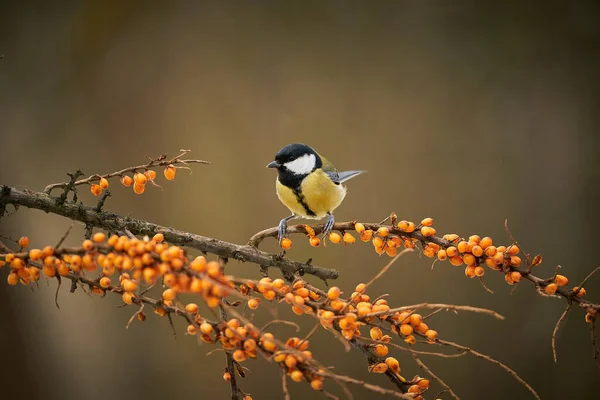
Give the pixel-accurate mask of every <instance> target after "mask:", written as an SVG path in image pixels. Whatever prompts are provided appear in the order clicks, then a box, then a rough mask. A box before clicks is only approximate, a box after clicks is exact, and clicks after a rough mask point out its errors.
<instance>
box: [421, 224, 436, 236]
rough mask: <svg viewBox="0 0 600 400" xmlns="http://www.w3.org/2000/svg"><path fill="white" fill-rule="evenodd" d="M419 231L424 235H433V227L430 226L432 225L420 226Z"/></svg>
mask: <svg viewBox="0 0 600 400" xmlns="http://www.w3.org/2000/svg"><path fill="white" fill-rule="evenodd" d="M421 233H422V234H423V236H425V237H431V236H434V235H435V228H432V227H429V226H424V227H422V228H421Z"/></svg>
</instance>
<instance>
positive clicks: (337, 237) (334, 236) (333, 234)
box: [329, 232, 342, 244]
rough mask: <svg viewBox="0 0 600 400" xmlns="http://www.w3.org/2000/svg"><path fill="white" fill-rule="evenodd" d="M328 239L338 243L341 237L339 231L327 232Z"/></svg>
mask: <svg viewBox="0 0 600 400" xmlns="http://www.w3.org/2000/svg"><path fill="white" fill-rule="evenodd" d="M329 241H330V242H331V243H334V244H337V243H339V242H341V241H342V237H341V236H340V234H339V233H336V232H331V233H330V234H329Z"/></svg>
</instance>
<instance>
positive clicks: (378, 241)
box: [373, 236, 385, 247]
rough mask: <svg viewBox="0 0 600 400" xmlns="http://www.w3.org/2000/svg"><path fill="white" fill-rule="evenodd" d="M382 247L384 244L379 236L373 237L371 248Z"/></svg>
mask: <svg viewBox="0 0 600 400" xmlns="http://www.w3.org/2000/svg"><path fill="white" fill-rule="evenodd" d="M384 245H385V242H384V241H383V239H382V238H380V237H379V236H375V237H374V238H373V246H375V247H383V246H384Z"/></svg>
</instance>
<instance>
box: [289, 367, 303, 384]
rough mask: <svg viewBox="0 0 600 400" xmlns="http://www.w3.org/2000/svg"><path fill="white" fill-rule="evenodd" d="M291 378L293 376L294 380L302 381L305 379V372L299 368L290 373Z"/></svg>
mask: <svg viewBox="0 0 600 400" xmlns="http://www.w3.org/2000/svg"><path fill="white" fill-rule="evenodd" d="M290 378H292V380H293V381H294V382H302V379H304V374H303V373H302V371H300V370H298V369H297V370H295V371H293V372H292V373H291V374H290Z"/></svg>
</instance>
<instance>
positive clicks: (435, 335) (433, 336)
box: [425, 329, 438, 341]
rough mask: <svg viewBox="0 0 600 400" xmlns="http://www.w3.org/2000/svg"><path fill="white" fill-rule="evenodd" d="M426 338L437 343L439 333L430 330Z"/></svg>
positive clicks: (426, 333)
mask: <svg viewBox="0 0 600 400" xmlns="http://www.w3.org/2000/svg"><path fill="white" fill-rule="evenodd" d="M425 336H426V337H427V339H428V340H432V341H435V340H437V339H438V333H437V331H434V330H433V329H429V330H428V331H427V332H425Z"/></svg>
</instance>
